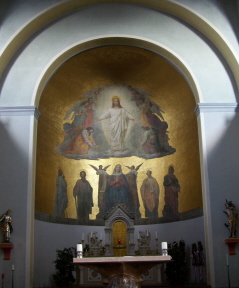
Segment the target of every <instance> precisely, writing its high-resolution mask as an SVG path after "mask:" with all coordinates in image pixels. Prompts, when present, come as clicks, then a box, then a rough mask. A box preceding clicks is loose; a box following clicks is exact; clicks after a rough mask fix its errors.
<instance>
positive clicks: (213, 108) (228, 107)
mask: <svg viewBox="0 0 239 288" xmlns="http://www.w3.org/2000/svg"><path fill="white" fill-rule="evenodd" d="M194 112H195V113H196V115H197V117H199V116H200V114H201V113H212V112H239V104H238V103H198V104H197V106H196V108H195V110H194Z"/></svg>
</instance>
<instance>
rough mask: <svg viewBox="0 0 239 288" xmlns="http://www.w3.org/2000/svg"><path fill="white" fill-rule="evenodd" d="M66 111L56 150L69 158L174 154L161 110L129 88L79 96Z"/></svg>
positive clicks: (138, 90) (116, 86)
mask: <svg viewBox="0 0 239 288" xmlns="http://www.w3.org/2000/svg"><path fill="white" fill-rule="evenodd" d="M80 98H81V100H80V101H77V102H76V103H75V104H74V105H73V106H72V107H70V109H69V110H68V111H67V113H66V115H65V117H64V120H67V119H70V122H65V123H64V124H63V130H64V132H65V137H64V140H63V142H62V143H61V144H60V145H59V146H58V147H57V148H56V151H57V152H58V153H59V154H61V155H63V156H65V157H67V158H72V159H100V158H109V157H130V156H138V157H141V158H144V159H152V158H158V157H164V156H166V155H170V154H172V153H174V152H175V151H176V150H175V148H173V147H171V146H170V145H169V136H168V135H169V131H168V124H167V122H166V121H165V120H164V117H163V113H164V111H163V110H162V109H161V108H160V107H159V106H158V105H157V104H156V103H155V102H154V101H153V96H152V95H150V94H149V93H147V92H145V91H143V89H141V88H133V87H132V86H131V85H125V84H113V85H105V86H104V87H100V88H94V89H93V90H91V91H89V92H87V93H85V94H83V95H81V96H80Z"/></svg>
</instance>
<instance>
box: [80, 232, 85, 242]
mask: <svg viewBox="0 0 239 288" xmlns="http://www.w3.org/2000/svg"><path fill="white" fill-rule="evenodd" d="M81 239H82V240H83V241H84V240H85V235H84V233H82V236H81Z"/></svg>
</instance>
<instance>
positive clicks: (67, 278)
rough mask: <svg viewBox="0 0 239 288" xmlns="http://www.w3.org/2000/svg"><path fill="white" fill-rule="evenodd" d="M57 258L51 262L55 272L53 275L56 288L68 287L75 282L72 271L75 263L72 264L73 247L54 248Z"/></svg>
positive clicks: (74, 250)
mask: <svg viewBox="0 0 239 288" xmlns="http://www.w3.org/2000/svg"><path fill="white" fill-rule="evenodd" d="M56 255H57V258H56V260H55V261H53V263H54V264H55V268H56V274H54V275H53V279H54V281H55V284H56V287H57V288H62V287H70V285H72V284H73V283H74V282H75V278H74V277H73V275H72V271H74V270H75V265H74V264H72V262H73V258H74V257H75V255H76V249H75V248H74V247H70V248H64V249H63V250H56Z"/></svg>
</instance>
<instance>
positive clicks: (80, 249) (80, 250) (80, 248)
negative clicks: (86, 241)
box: [76, 244, 82, 252]
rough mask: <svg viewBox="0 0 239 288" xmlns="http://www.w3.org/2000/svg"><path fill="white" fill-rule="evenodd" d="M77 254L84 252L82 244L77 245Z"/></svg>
mask: <svg viewBox="0 0 239 288" xmlns="http://www.w3.org/2000/svg"><path fill="white" fill-rule="evenodd" d="M76 249H77V252H78V251H79V252H82V244H77V246H76Z"/></svg>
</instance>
